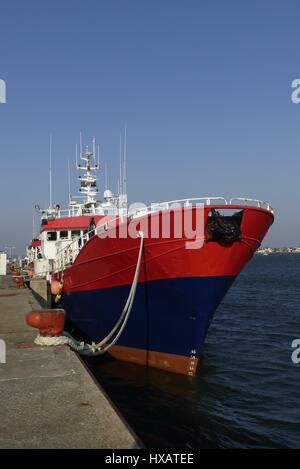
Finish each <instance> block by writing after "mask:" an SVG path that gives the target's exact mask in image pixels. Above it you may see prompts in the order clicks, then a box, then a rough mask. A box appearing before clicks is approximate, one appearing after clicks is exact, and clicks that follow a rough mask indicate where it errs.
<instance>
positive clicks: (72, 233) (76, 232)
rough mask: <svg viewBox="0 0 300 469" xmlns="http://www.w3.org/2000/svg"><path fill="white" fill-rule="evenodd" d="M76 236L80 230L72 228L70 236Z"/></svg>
mask: <svg viewBox="0 0 300 469" xmlns="http://www.w3.org/2000/svg"><path fill="white" fill-rule="evenodd" d="M77 236H80V230H72V231H71V237H72V238H77Z"/></svg>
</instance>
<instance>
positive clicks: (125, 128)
mask: <svg viewBox="0 0 300 469" xmlns="http://www.w3.org/2000/svg"><path fill="white" fill-rule="evenodd" d="M126 153H127V125H126V124H125V127H124V157H123V192H124V194H126V191H127V189H126V183H127V176H126Z"/></svg>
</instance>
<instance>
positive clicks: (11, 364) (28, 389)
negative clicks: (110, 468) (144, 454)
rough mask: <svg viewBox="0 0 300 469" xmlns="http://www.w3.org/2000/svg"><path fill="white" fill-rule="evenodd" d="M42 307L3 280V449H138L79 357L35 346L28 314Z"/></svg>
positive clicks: (0, 384)
mask: <svg viewBox="0 0 300 469" xmlns="http://www.w3.org/2000/svg"><path fill="white" fill-rule="evenodd" d="M39 307H40V306H39V304H38V302H37V300H36V299H35V297H34V296H33V294H32V292H31V291H30V290H29V289H20V288H18V287H17V286H16V285H15V284H14V283H13V281H12V278H11V277H9V276H0V339H1V344H2V349H3V346H4V345H5V346H6V357H5V361H6V362H5V363H1V361H2V362H3V361H4V360H3V358H4V357H3V354H2V357H1V360H0V399H1V406H0V448H107V449H133V448H138V447H139V443H138V442H137V439H136V437H135V435H134V434H133V432H132V431H131V429H130V428H129V427H128V426H127V425H126V423H125V422H124V421H123V420H122V418H121V417H120V415H119V414H118V413H117V411H116V409H115V408H114V407H113V405H112V404H111V402H110V401H109V399H108V398H107V396H106V395H105V393H104V392H103V391H102V390H101V388H100V387H99V385H98V384H96V383H95V381H94V380H93V378H92V376H91V375H90V374H89V372H88V371H87V369H86V368H85V366H84V365H83V363H82V362H81V360H80V359H79V358H78V356H77V355H76V354H75V353H74V352H72V351H71V350H70V349H69V348H68V346H59V347H39V346H36V345H35V344H34V343H33V341H34V338H35V337H36V335H37V331H35V330H33V329H31V328H29V327H28V326H27V325H26V323H25V315H26V313H27V312H28V311H30V310H32V309H38V308H39Z"/></svg>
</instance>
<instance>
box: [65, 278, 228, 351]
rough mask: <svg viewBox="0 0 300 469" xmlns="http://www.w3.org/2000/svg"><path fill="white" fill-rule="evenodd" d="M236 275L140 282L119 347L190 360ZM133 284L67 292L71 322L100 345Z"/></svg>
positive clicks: (199, 347) (200, 345) (66, 299)
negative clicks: (175, 355)
mask: <svg viewBox="0 0 300 469" xmlns="http://www.w3.org/2000/svg"><path fill="white" fill-rule="evenodd" d="M234 278H235V277H233V276H222V277H188V278H175V279H164V280H153V281H149V282H144V283H140V284H139V285H138V288H137V291H136V297H135V300H134V305H133V308H132V311H131V315H130V318H129V320H128V323H127V325H126V328H125V330H124V332H123V334H122V336H121V337H120V339H119V341H118V345H124V346H127V347H137V348H142V349H147V350H153V351H157V352H165V353H174V354H179V355H186V356H189V355H190V353H191V350H196V351H197V353H199V352H200V350H201V349H202V347H203V344H204V340H205V337H206V334H207V330H208V327H209V323H210V321H211V319H212V317H213V314H214V312H215V310H216V308H217V306H218V305H219V303H220V301H221V300H222V298H223V296H224V295H225V293H226V292H227V290H228V289H229V287H230V285H231V284H232V282H233V280H234ZM129 289H130V286H128V285H127V286H119V287H111V288H104V289H98V290H89V291H82V292H71V293H65V294H64V296H63V301H62V307H63V308H65V309H66V311H67V318H68V320H69V321H71V322H72V323H73V324H74V325H75V326H76V327H77V328H78V329H80V330H81V331H82V332H83V333H84V334H85V335H87V336H88V337H89V338H90V339H92V340H94V341H99V340H101V339H102V338H103V337H105V336H106V335H107V333H108V332H109V331H110V330H111V329H112V327H113V326H114V324H115V323H116V321H117V320H118V318H119V316H120V313H121V311H122V309H123V306H124V304H125V302H126V299H127V296H128V293H129Z"/></svg>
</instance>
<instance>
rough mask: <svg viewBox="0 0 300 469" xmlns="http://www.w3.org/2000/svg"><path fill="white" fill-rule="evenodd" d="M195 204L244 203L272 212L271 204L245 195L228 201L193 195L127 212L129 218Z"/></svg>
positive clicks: (220, 198)
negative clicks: (192, 196)
mask: <svg viewBox="0 0 300 469" xmlns="http://www.w3.org/2000/svg"><path fill="white" fill-rule="evenodd" d="M197 204H199V205H200V204H203V205H206V206H210V205H216V206H218V205H228V206H230V205H244V206H253V207H258V208H264V209H265V210H268V211H269V212H272V213H274V210H273V208H272V206H271V205H270V204H269V203H268V202H264V201H262V200H258V199H251V198H246V197H233V198H232V199H230V200H229V201H227V200H226V199H225V198H224V197H195V198H190V199H178V200H170V201H168V202H159V203H152V204H151V205H149V206H147V207H138V208H136V209H135V210H133V211H132V212H129V214H128V217H129V218H138V217H142V216H144V215H147V214H149V213H155V212H160V211H162V210H169V209H172V208H173V209H174V208H179V207H182V208H184V207H192V206H194V205H197Z"/></svg>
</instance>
